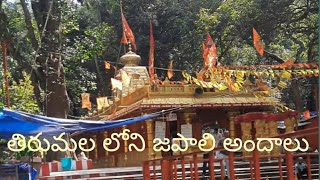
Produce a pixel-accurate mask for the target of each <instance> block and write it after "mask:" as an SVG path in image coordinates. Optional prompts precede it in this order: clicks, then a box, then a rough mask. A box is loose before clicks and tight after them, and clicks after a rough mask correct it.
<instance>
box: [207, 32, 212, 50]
mask: <svg viewBox="0 0 320 180" xmlns="http://www.w3.org/2000/svg"><path fill="white" fill-rule="evenodd" d="M211 45H213V40H212V38H211V36H210V34H209V33H208V32H207V39H206V46H207V48H208V47H209V46H211Z"/></svg>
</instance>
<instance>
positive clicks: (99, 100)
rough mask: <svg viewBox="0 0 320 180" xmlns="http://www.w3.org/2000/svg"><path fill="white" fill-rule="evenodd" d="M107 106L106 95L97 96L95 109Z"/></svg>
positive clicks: (99, 109)
mask: <svg viewBox="0 0 320 180" xmlns="http://www.w3.org/2000/svg"><path fill="white" fill-rule="evenodd" d="M107 107H109V103H108V98H107V97H99V98H97V109H98V111H101V110H102V109H103V108H107Z"/></svg>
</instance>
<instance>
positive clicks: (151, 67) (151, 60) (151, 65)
mask: <svg viewBox="0 0 320 180" xmlns="http://www.w3.org/2000/svg"><path fill="white" fill-rule="evenodd" d="M149 74H150V78H151V79H154V38H153V30H152V23H151V20H150V50H149Z"/></svg>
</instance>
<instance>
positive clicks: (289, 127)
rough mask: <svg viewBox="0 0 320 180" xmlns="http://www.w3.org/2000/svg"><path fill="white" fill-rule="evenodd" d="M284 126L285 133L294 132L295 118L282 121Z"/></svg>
mask: <svg viewBox="0 0 320 180" xmlns="http://www.w3.org/2000/svg"><path fill="white" fill-rule="evenodd" d="M284 124H285V126H286V133H292V132H294V124H295V118H287V119H285V120H284Z"/></svg>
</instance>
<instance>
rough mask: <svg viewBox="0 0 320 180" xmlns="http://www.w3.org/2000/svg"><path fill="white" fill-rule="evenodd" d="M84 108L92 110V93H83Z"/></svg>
mask: <svg viewBox="0 0 320 180" xmlns="http://www.w3.org/2000/svg"><path fill="white" fill-rule="evenodd" d="M81 99H82V109H88V110H89V111H91V102H90V94H89V93H82V94H81Z"/></svg>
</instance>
